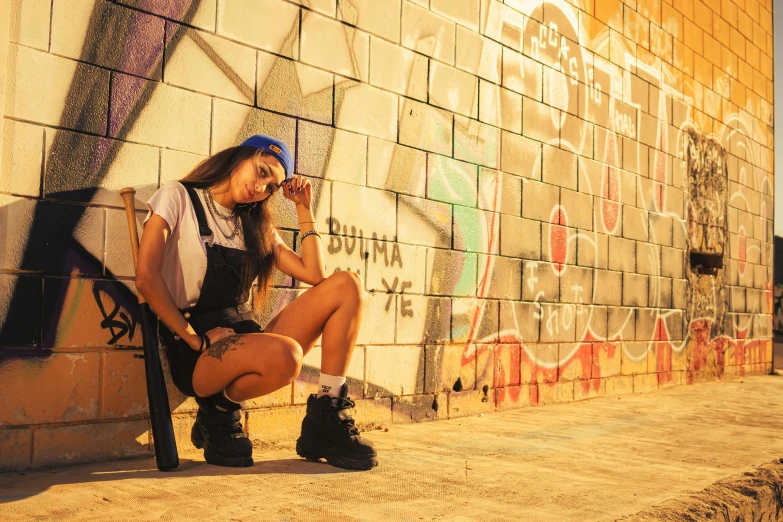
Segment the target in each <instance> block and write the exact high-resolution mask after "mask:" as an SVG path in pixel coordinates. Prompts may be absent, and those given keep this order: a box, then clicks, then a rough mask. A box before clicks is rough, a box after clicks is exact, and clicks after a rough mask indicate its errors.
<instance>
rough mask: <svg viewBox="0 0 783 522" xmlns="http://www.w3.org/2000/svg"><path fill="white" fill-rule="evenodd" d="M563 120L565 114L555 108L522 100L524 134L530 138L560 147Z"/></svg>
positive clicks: (526, 98)
mask: <svg viewBox="0 0 783 522" xmlns="http://www.w3.org/2000/svg"><path fill="white" fill-rule="evenodd" d="M563 118H564V116H563V113H562V112H560V110H558V109H556V108H554V107H550V106H549V105H545V104H543V103H539V102H537V101H535V100H533V99H531V98H528V97H526V96H525V97H524V98H523V99H522V132H523V133H524V135H525V136H527V137H529V138H533V139H535V140H538V141H542V142H544V143H549V144H551V145H554V146H557V145H559V144H560V127H561V126H562V123H563ZM574 188H576V187H574Z"/></svg>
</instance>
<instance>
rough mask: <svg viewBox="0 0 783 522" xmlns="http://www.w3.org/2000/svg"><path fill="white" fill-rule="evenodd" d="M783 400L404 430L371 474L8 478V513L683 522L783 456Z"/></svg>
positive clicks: (597, 403) (512, 417) (288, 465)
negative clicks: (698, 505) (718, 493)
mask: <svg viewBox="0 0 783 522" xmlns="http://www.w3.org/2000/svg"><path fill="white" fill-rule="evenodd" d="M781 399H783V377H781V376H778V375H766V376H754V377H747V378H744V379H742V380H731V381H720V382H712V383H702V384H695V385H691V386H678V387H673V388H668V389H663V390H659V391H656V392H652V393H649V394H642V395H622V396H616V397H604V398H598V399H593V400H590V401H584V402H577V403H568V404H559V405H551V406H542V407H534V408H526V409H520V410H511V411H505V412H498V413H489V414H484V415H481V416H476V417H467V418H461V419H455V420H447V421H438V422H429V423H419V424H412V425H392V426H390V427H389V431H388V432H384V431H373V432H369V433H367V434H366V435H367V436H368V438H370V439H371V440H373V441H374V442H375V443H376V446H377V447H378V450H379V456H380V465H379V466H378V467H377V468H375V469H374V470H372V471H369V472H346V471H343V470H340V469H337V468H333V467H331V466H329V465H327V464H326V463H313V462H308V461H305V460H302V459H299V458H298V457H297V456H296V453H295V452H294V444H293V441H292V442H288V443H283V444H276V445H267V446H266V447H260V448H258V449H257V451H256V453H255V455H254V458H255V461H256V463H255V465H254V466H252V467H250V468H242V469H233V468H222V467H217V466H211V465H209V464H206V463H205V462H204V460H203V458H202V457H201V456H200V455H199V454H198V453H195V452H194V453H192V454H185V455H181V458H180V462H181V463H180V467H179V468H178V469H177V470H176V471H174V472H166V473H163V472H159V471H158V470H157V469H156V467H155V462H154V459H152V458H141V459H129V460H118V461H113V462H105V463H98V464H86V465H78V466H72V467H68V468H58V469H55V470H38V471H27V472H25V473H19V472H9V473H0V519H2V520H3V521H17V520H58V521H71V520H77V521H88V520H101V521H106V520H134V521H147V520H150V521H152V520H154V521H160V520H176V521H180V520H224V521H239V520H242V521H245V520H264V521H266V520H279V521H294V520H307V521H320V520H352V521H354V520H355V521H360V520H366V521H377V520H412V521H418V520H449V521H472V520H480V521H482V522H486V521H494V520H535V521H539V520H541V521H543V520H558V521H568V520H579V521H583V520H617V519H620V518H623V519H626V520H633V519H637V520H642V519H644V520H653V519H656V518H657V517H658V515H654V514H655V513H659V514H660V513H667V514H666V515H660V516H661V519H664V518H665V519H667V520H671V519H675V518H677V519H679V518H680V517H679V515H677V516H675V514H673V513H675V512H674V511H672V509H673V507H676V506H684V507H682V508H677V509H681V510H687V509H689V508H688V502H690V500H689V499H695V498H698V496H699V495H702V496H704V495H709V494H710V493H709V492H710V491H712V490H711V489H705V488H710V487H711V486H713V485H714V484H716V483H717V482H720V481H723V483H724V484H725V483H731V481H732V480H735V479H736V480H742V479H743V477H745V478H746V479H747V480H750V479H748V478H747V477H748V476H751V475H753V473H754V470H757V468H763V466H765V465H766V466H767V467H769V465H770V464H769V463H772V462H774V463H777V462H778V460H779V458H780V457H783V438H781V435H780V434H781V433H782V432H783V431H782V430H783V415H782V413H783V411H782V407H781V404H783V401H781ZM778 467H779V468H781V469H778V470H776V471H775V473H776V474H775V476H780V475H781V473H779V472H780V471H783V466H778ZM761 471H763V472H764V474H765V476H768V475H769V474H770V470H769V469H762V470H761ZM746 473H747V475H745V474H746ZM753 476H754V477H755V476H757V475H753ZM754 480H755V479H754ZM773 486H774V485H773ZM743 488H745V486H742V487H738V488H735V489H737V490H739V491H742V492H744V496H743V495H740V496H742V497H743V498H753V499H755V500H754V501H756V502H757V501H758V498H760V497H758V496H754V495H752V494H750V493H748V492H747V491H745V490H746V489H747V488H745V489H743ZM774 488H778V489H775V491H777V492H779V491H780V488H779V487H778V486H774ZM774 488H773V489H774ZM714 489H715V488H714V487H713V490H714ZM776 494H777V493H776ZM773 496H774V495H773ZM778 497H780V495H779V494H778ZM701 501H702V502H703V504H704V505H712V504H715V505H717V504H716V502H718V501H710V499H709V498H701ZM718 503H719V502H718ZM724 507H725V506H724ZM667 508H669V511H668V512H667V511H666V509H667ZM777 509H778V512H779V511H780V506H778V507H777ZM773 512H774V510H773ZM640 513H646V515H644V516H641V515H638V514H640ZM650 513H653V515H650ZM682 519H683V520H686V519H689V520H698V519H701V518H698V517H697V518H693V517H692V516H691V517H690V518H688V516H684V515H683V517H682ZM765 520H766V518H765Z"/></svg>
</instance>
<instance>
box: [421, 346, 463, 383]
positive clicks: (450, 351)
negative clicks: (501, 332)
mask: <svg viewBox="0 0 783 522" xmlns="http://www.w3.org/2000/svg"><path fill="white" fill-rule="evenodd" d="M474 350H475V347H474V346H462V345H451V344H447V345H440V346H427V347H426V348H425V368H426V370H425V375H426V377H425V381H424V392H425V393H433V392H450V391H452V390H453V391H460V390H473V389H474V388H475V385H476V359H475V358H471V357H469V354H470V352H472V351H474Z"/></svg>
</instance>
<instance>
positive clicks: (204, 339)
mask: <svg viewBox="0 0 783 522" xmlns="http://www.w3.org/2000/svg"><path fill="white" fill-rule="evenodd" d="M205 344H206V345H207V346H206V348H209V345H210V344H212V343H211V341H210V340H209V337H208V336H207V335H202V336H201V346H199V347H198V353H199V354H201V352H202V351H203V350H204V348H205V346H204V345H205Z"/></svg>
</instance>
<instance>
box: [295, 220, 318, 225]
mask: <svg viewBox="0 0 783 522" xmlns="http://www.w3.org/2000/svg"><path fill="white" fill-rule="evenodd" d="M302 223H315V221H300V222H299V224H300V225H301V224H302Z"/></svg>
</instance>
